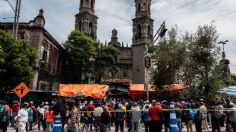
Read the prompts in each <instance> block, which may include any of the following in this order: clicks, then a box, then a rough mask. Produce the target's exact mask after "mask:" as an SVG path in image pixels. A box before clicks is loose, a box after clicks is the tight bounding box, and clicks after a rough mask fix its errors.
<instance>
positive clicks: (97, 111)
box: [93, 103, 103, 132]
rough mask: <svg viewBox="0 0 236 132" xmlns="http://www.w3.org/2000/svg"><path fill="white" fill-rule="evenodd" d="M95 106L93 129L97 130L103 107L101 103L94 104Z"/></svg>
mask: <svg viewBox="0 0 236 132" xmlns="http://www.w3.org/2000/svg"><path fill="white" fill-rule="evenodd" d="M96 106H97V107H96V108H95V109H94V113H93V114H94V118H95V122H94V125H95V131H96V132H98V131H99V128H100V121H101V114H102V112H103V108H102V107H101V104H99V103H98V104H96Z"/></svg>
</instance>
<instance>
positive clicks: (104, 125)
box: [100, 107, 111, 132]
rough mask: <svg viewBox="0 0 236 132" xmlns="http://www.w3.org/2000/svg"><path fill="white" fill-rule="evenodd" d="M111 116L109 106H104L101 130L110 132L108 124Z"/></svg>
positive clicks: (101, 131)
mask: <svg viewBox="0 0 236 132" xmlns="http://www.w3.org/2000/svg"><path fill="white" fill-rule="evenodd" d="M110 119H111V116H110V114H109V112H108V109H107V108H105V107H104V108H103V112H102V114H101V126H100V132H108V130H107V129H108V124H109V122H110Z"/></svg>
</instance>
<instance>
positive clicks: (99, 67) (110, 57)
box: [94, 43, 117, 83]
mask: <svg viewBox="0 0 236 132" xmlns="http://www.w3.org/2000/svg"><path fill="white" fill-rule="evenodd" d="M96 51H97V55H96V59H95V61H96V62H95V69H94V71H95V74H96V82H97V83H100V82H101V78H102V76H103V75H104V70H105V69H106V68H107V67H110V66H112V65H113V64H115V63H116V57H117V56H116V54H117V49H116V48H115V47H113V46H112V45H103V44H102V43H99V45H98V47H97V50H96Z"/></svg>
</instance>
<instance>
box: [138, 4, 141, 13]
mask: <svg viewBox="0 0 236 132" xmlns="http://www.w3.org/2000/svg"><path fill="white" fill-rule="evenodd" d="M138 11H141V4H140V3H139V4H138Z"/></svg>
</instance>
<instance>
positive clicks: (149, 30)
mask: <svg viewBox="0 0 236 132" xmlns="http://www.w3.org/2000/svg"><path fill="white" fill-rule="evenodd" d="M151 35H152V33H151V26H150V25H148V36H149V37H151Z"/></svg>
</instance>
